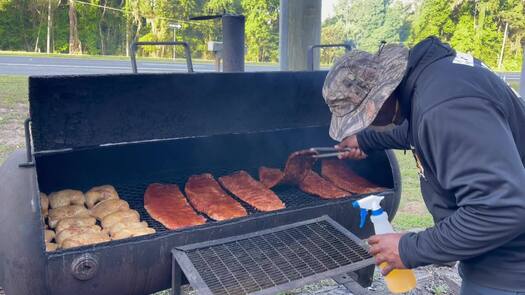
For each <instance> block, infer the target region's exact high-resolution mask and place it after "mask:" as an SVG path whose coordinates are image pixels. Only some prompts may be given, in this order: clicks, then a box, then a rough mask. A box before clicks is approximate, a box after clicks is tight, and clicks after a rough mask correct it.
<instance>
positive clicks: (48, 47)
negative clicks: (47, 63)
mask: <svg viewBox="0 0 525 295" xmlns="http://www.w3.org/2000/svg"><path fill="white" fill-rule="evenodd" d="M52 13H53V10H52V6H51V0H48V3H47V42H46V53H48V54H49V53H51V51H53V50H52V49H51V32H52V28H53V16H52Z"/></svg>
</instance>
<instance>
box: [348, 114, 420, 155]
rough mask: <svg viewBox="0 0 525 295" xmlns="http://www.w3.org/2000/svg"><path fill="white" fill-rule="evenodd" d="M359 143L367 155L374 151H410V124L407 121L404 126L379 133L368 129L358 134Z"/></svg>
mask: <svg viewBox="0 0 525 295" xmlns="http://www.w3.org/2000/svg"><path fill="white" fill-rule="evenodd" d="M357 142H358V143H359V148H360V149H361V150H362V151H363V152H365V153H369V152H370V151H374V150H389V149H397V150H408V149H410V143H409V141H408V122H407V121H406V120H405V121H404V122H403V124H401V125H399V126H397V127H395V128H394V129H392V130H389V131H383V132H379V131H375V130H372V129H366V130H364V131H362V132H360V133H358V134H357Z"/></svg>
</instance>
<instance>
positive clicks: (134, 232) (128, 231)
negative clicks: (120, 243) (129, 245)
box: [111, 227, 156, 240]
mask: <svg viewBox="0 0 525 295" xmlns="http://www.w3.org/2000/svg"><path fill="white" fill-rule="evenodd" d="M155 232H156V231H155V230H154V229H152V228H149V227H145V228H144V227H138V228H125V229H123V230H121V231H119V232H117V233H115V235H113V236H112V237H111V238H112V239H113V240H121V239H126V238H132V237H139V236H145V235H150V234H154V233H155Z"/></svg>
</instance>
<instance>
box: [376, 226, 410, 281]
mask: <svg viewBox="0 0 525 295" xmlns="http://www.w3.org/2000/svg"><path fill="white" fill-rule="evenodd" d="M402 236H403V234H398V233H392V234H383V235H375V236H371V237H370V238H368V244H369V245H370V249H369V252H370V254H371V255H374V257H375V259H376V264H377V265H381V264H382V263H384V262H386V263H387V265H386V266H385V267H384V268H382V269H381V273H382V274H383V275H387V274H388V273H389V272H391V271H392V270H394V269H404V268H406V266H405V265H404V264H403V261H401V258H400V257H399V240H400V239H401V237H402Z"/></svg>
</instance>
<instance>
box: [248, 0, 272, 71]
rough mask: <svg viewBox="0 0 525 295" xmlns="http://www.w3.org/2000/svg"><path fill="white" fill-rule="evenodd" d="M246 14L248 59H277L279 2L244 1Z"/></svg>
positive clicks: (265, 0) (268, 0)
mask: <svg viewBox="0 0 525 295" xmlns="http://www.w3.org/2000/svg"><path fill="white" fill-rule="evenodd" d="M242 9H243V11H244V13H245V14H246V45H247V46H248V54H247V59H248V60H253V61H258V62H260V61H272V60H276V59H277V51H278V44H279V17H278V13H277V11H278V10H279V0H243V1H242Z"/></svg>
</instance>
